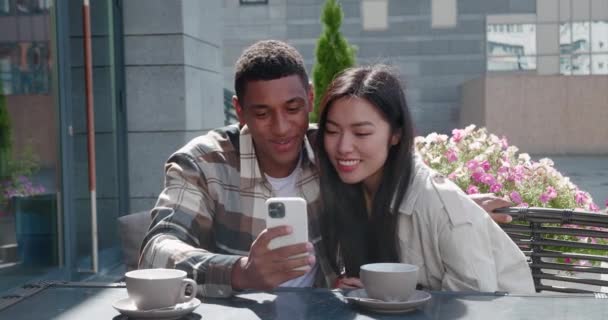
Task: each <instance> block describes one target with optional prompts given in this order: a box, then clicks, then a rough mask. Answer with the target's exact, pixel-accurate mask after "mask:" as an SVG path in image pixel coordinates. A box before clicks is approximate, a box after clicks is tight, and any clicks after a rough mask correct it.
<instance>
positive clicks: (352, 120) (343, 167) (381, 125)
mask: <svg viewBox="0 0 608 320" xmlns="http://www.w3.org/2000/svg"><path fill="white" fill-rule="evenodd" d="M398 142H399V136H398V134H393V133H392V130H391V127H390V125H389V123H388V122H387V121H386V120H384V118H383V116H382V114H381V113H380V111H379V110H378V108H376V107H375V106H374V105H373V104H371V103H370V102H368V101H367V100H365V99H361V98H356V97H343V98H340V99H338V100H336V101H335V102H334V103H333V104H332V105H331V106H330V109H329V111H328V114H327V125H326V128H325V138H324V143H325V151H326V152H327V155H328V157H329V160H330V161H331V163H332V165H333V166H334V168H335V169H336V171H337V172H338V175H339V176H340V179H341V180H342V181H343V182H344V183H348V184H355V183H359V182H363V184H364V185H365V188H366V189H367V190H368V191H371V192H372V193H374V192H375V191H376V189H377V187H378V185H379V183H380V178H381V177H382V168H383V167H384V163H385V162H386V158H387V156H388V150H389V148H390V147H391V146H392V145H395V144H397V143H398Z"/></svg>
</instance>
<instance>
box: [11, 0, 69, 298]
mask: <svg viewBox="0 0 608 320" xmlns="http://www.w3.org/2000/svg"><path fill="white" fill-rule="evenodd" d="M9 4H11V5H13V4H14V6H15V7H14V8H12V9H11V8H10V5H9ZM48 6H49V4H48V2H47V1H0V12H2V13H3V15H0V19H12V20H16V21H17V23H16V24H12V25H11V24H8V28H18V27H17V26H20V27H23V28H24V29H20V30H17V31H18V32H15V30H7V31H8V32H7V33H6V36H5V38H4V39H3V42H2V43H1V44H0V116H7V118H8V122H9V127H8V129H7V128H6V127H4V128H0V131H2V132H0V137H8V141H2V140H0V279H2V281H0V292H2V291H4V290H7V289H9V288H11V287H13V286H16V285H18V284H22V283H23V282H25V281H28V280H29V279H31V278H33V277H39V276H41V275H43V274H45V273H46V272H47V271H48V270H49V269H52V268H54V267H56V266H58V264H59V261H60V251H61V245H60V244H61V242H60V239H61V234H60V231H59V230H61V229H60V228H59V221H60V219H59V212H58V210H57V194H58V192H57V191H58V190H57V185H58V181H57V179H56V177H57V176H58V170H59V168H60V166H59V163H58V142H57V140H58V139H57V138H58V137H57V135H58V129H57V122H58V121H57V110H58V108H57V106H56V104H55V101H56V97H55V96H54V94H53V90H51V72H52V63H51V61H53V60H54V56H53V52H52V51H51V50H50V48H51V38H52V35H51V34H50V30H51V29H52V28H51V25H50V21H51V19H50V14H49V10H46V9H48ZM21 13H27V14H28V16H22V15H21ZM7 14H8V15H12V16H8V17H7V16H6V15H7ZM31 21H38V22H40V23H30V22H31ZM0 32H3V33H4V32H5V30H2V31H0ZM32 34H36V35H37V36H36V40H35V41H34V40H33V39H32V37H31V35H32ZM4 35H5V34H3V36H4Z"/></svg>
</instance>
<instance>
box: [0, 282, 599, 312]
mask: <svg viewBox="0 0 608 320" xmlns="http://www.w3.org/2000/svg"><path fill="white" fill-rule="evenodd" d="M431 293H432V299H431V301H430V302H429V303H427V304H426V305H424V306H422V307H420V308H419V309H418V310H416V311H413V312H410V313H406V314H399V315H386V314H377V313H372V312H369V311H365V310H363V309H359V308H357V307H355V306H353V305H350V304H347V303H346V302H345V300H344V299H343V296H342V293H341V292H340V291H335V290H334V291H330V290H325V289H279V290H276V291H274V292H268V293H266V292H246V293H242V294H239V295H237V296H234V297H231V298H227V299H203V303H202V304H201V305H200V306H199V307H198V308H197V309H196V310H195V311H194V312H193V313H191V314H189V315H187V316H184V317H183V318H182V319H187V320H198V319H289V320H296V319H345V320H346V319H349V320H350V319H357V320H359V319H492V320H498V319H555V320H558V319H564V320H566V319H567V320H572V319H608V299H606V298H605V297H607V296H606V295H593V294H534V295H503V294H494V293H486V294H484V293H481V294H480V293H449V292H431ZM126 297H127V291H126V289H125V288H124V286H120V285H119V286H116V285H113V286H112V287H110V286H104V285H95V286H90V285H87V284H86V283H80V284H79V283H75V284H74V283H72V284H69V283H68V284H63V285H51V286H48V287H45V288H43V289H41V290H38V291H37V292H36V293H35V294H31V295H29V296H27V297H25V298H23V299H21V300H20V301H19V302H17V303H14V304H12V305H10V306H9V307H7V308H5V309H3V310H2V311H0V319H2V320H5V319H7V320H8V319H62V320H68V319H69V320H72V319H79V320H80V319H85V320H95V319H113V320H127V319H129V318H128V317H126V316H123V315H120V313H119V312H117V311H116V310H114V308H112V303H113V302H114V301H117V300H118V299H122V298H126Z"/></svg>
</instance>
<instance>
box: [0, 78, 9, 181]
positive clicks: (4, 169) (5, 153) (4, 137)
mask: <svg viewBox="0 0 608 320" xmlns="http://www.w3.org/2000/svg"><path fill="white" fill-rule="evenodd" d="M10 157H11V123H10V119H9V114H8V109H7V106H6V97H5V96H4V88H3V86H2V81H0V179H1V178H4V177H7V176H9V175H10V172H9V168H8V166H9V162H10Z"/></svg>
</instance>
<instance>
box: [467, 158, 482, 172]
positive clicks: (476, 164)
mask: <svg viewBox="0 0 608 320" xmlns="http://www.w3.org/2000/svg"><path fill="white" fill-rule="evenodd" d="M466 167H467V169H469V170H471V171H473V170H475V169H477V167H479V162H478V161H477V160H469V161H467V164H466Z"/></svg>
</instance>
